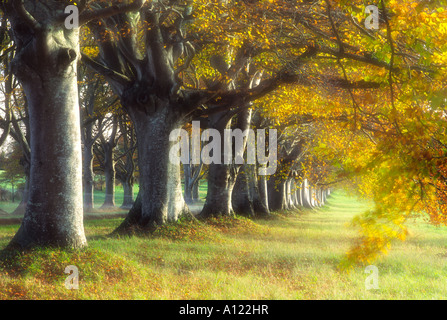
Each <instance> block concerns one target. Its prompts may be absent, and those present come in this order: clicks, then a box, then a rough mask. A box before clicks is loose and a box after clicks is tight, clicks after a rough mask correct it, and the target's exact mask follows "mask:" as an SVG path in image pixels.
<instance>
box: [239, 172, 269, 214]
mask: <svg viewBox="0 0 447 320" xmlns="http://www.w3.org/2000/svg"><path fill="white" fill-rule="evenodd" d="M256 173H257V168H256V165H252V164H245V165H243V167H242V168H241V170H240V171H239V174H238V176H237V179H236V184H235V186H234V189H233V196H232V204H233V209H234V212H235V213H236V214H240V215H245V216H248V217H258V218H262V217H268V216H270V212H269V210H268V204H267V203H266V202H267V192H266V190H263V193H261V190H260V187H259V186H260V184H259V183H258V177H257V175H256ZM263 178H264V177H262V178H261V179H263ZM262 181H263V182H264V185H265V179H263V180H262ZM265 187H266V185H265Z"/></svg>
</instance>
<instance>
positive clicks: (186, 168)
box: [183, 163, 193, 204]
mask: <svg viewBox="0 0 447 320" xmlns="http://www.w3.org/2000/svg"><path fill="white" fill-rule="evenodd" d="M191 166H192V165H191V164H189V163H185V164H183V173H184V174H183V176H184V184H183V188H184V189H185V191H184V193H183V196H184V198H185V202H186V203H187V204H192V203H193V196H192V193H193V190H192V177H191V170H192V168H191Z"/></svg>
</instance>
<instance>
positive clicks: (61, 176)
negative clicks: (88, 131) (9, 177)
mask: <svg viewBox="0 0 447 320" xmlns="http://www.w3.org/2000/svg"><path fill="white" fill-rule="evenodd" d="M69 4H70V3H69V2H68V1H67V2H64V1H60V2H55V1H38V2H35V1H26V0H25V1H23V0H10V1H3V2H2V4H1V9H2V11H3V12H4V14H5V16H6V17H7V19H8V21H9V23H10V25H11V30H12V40H13V41H14V44H15V49H16V53H15V57H14V60H13V61H12V63H11V68H12V70H13V72H14V74H15V76H16V77H17V78H18V79H19V81H20V82H21V85H22V87H23V89H24V92H25V95H26V99H27V105H28V113H29V128H30V137H31V139H30V150H31V161H30V181H29V183H30V190H29V198H28V204H27V208H26V212H25V216H24V218H23V221H22V224H21V226H20V228H19V230H18V232H17V234H16V235H15V236H14V238H13V239H12V240H11V242H10V245H9V247H11V248H28V247H32V246H40V245H44V246H45V245H54V246H67V247H76V248H79V247H83V246H85V245H86V243H87V242H86V238H85V235H84V227H83V207H82V167H81V164H82V159H81V138H80V116H79V105H78V89H77V73H76V72H77V62H78V59H79V57H80V51H79V25H82V24H84V23H86V22H88V21H89V20H91V19H92V18H95V17H101V16H107V15H110V14H114V13H117V12H120V11H124V10H131V9H133V8H134V6H135V4H134V5H133V6H132V5H130V6H126V5H117V6H114V7H113V8H112V9H108V10H106V11H104V10H95V11H93V10H84V7H82V6H81V8H79V12H80V15H79V25H77V26H76V25H73V26H72V28H66V27H65V25H64V22H65V19H66V18H67V16H68V14H66V13H65V8H66V7H67V5H69ZM138 6H141V2H140V3H138V4H137V7H138Z"/></svg>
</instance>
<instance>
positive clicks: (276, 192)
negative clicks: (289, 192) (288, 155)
mask: <svg viewBox="0 0 447 320" xmlns="http://www.w3.org/2000/svg"><path fill="white" fill-rule="evenodd" d="M267 190H268V204H269V209H270V210H271V211H278V210H287V203H286V181H285V180H284V179H282V178H281V177H278V176H271V177H270V179H269V180H268V181H267Z"/></svg>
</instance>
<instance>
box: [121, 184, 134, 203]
mask: <svg viewBox="0 0 447 320" xmlns="http://www.w3.org/2000/svg"><path fill="white" fill-rule="evenodd" d="M121 184H122V185H123V191H124V198H123V204H122V205H121V208H123V209H130V208H131V207H132V205H133V203H134V195H133V179H125V180H124V181H121Z"/></svg>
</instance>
